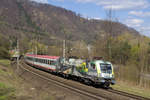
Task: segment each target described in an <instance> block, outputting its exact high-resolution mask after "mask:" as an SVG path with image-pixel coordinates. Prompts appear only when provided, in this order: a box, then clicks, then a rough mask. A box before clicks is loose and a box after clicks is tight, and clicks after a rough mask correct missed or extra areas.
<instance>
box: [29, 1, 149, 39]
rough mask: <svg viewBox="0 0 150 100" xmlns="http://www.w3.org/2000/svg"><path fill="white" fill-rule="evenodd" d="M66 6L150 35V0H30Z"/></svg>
mask: <svg viewBox="0 0 150 100" xmlns="http://www.w3.org/2000/svg"><path fill="white" fill-rule="evenodd" d="M32 1H36V2H39V3H47V4H52V5H55V6H58V7H62V8H66V9H68V10H71V11H73V12H75V13H79V14H81V16H82V17H85V18H89V19H97V20H103V19H107V18H108V12H109V10H110V9H112V18H113V20H115V21H119V22H121V23H123V24H125V25H127V26H129V27H132V28H134V29H136V30H137V31H139V32H140V33H141V34H143V35H145V36H149V37H150V0H32Z"/></svg>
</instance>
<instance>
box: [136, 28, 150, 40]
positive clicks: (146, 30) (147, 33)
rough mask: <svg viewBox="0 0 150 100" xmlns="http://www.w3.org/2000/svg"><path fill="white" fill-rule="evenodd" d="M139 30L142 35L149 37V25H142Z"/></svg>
mask: <svg viewBox="0 0 150 100" xmlns="http://www.w3.org/2000/svg"><path fill="white" fill-rule="evenodd" d="M139 31H141V33H142V34H143V35H146V36H148V37H150V26H143V27H140V28H139Z"/></svg>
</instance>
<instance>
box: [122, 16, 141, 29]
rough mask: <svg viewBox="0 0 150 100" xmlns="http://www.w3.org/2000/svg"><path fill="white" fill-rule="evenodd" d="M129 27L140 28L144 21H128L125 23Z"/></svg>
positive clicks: (134, 19) (133, 19)
mask: <svg viewBox="0 0 150 100" xmlns="http://www.w3.org/2000/svg"><path fill="white" fill-rule="evenodd" d="M125 23H126V24H127V25H128V26H129V27H140V26H141V24H142V23H144V20H142V19H136V18H132V19H127V20H126V22H125Z"/></svg>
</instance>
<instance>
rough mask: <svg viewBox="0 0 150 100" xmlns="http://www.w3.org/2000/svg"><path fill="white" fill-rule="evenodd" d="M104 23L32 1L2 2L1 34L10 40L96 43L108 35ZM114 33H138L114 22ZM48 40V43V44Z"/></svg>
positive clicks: (0, 11) (9, 0)
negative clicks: (98, 37)
mask: <svg viewBox="0 0 150 100" xmlns="http://www.w3.org/2000/svg"><path fill="white" fill-rule="evenodd" d="M106 23H108V22H107V21H104V20H88V19H84V18H82V17H80V14H76V13H74V12H72V11H69V10H66V9H64V8H59V7H55V6H52V5H48V4H39V3H35V2H31V1H29V0H1V3H0V33H2V34H5V35H7V36H9V37H16V36H19V38H22V37H31V36H33V35H40V36H41V37H42V39H43V40H46V41H48V40H49V39H52V38H58V39H64V38H66V39H68V40H73V41H74V40H85V41H86V42H91V41H93V40H94V39H95V38H96V37H97V35H99V34H102V33H104V32H107V28H104V27H105V24H106ZM112 26H113V27H112V29H113V33H115V34H117V35H118V34H119V35H120V34H123V33H125V32H128V33H131V34H138V32H137V31H135V30H134V29H132V28H128V27H127V26H125V25H123V24H121V23H118V22H113V25H112ZM46 41H45V42H46Z"/></svg>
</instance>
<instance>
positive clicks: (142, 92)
mask: <svg viewBox="0 0 150 100" xmlns="http://www.w3.org/2000/svg"><path fill="white" fill-rule="evenodd" d="M112 88H114V89H117V90H120V91H124V92H127V93H131V94H135V95H139V96H143V97H147V98H150V89H147V88H142V87H140V86H136V85H133V84H131V83H127V82H123V81H117V84H116V85H114V86H112Z"/></svg>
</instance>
